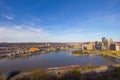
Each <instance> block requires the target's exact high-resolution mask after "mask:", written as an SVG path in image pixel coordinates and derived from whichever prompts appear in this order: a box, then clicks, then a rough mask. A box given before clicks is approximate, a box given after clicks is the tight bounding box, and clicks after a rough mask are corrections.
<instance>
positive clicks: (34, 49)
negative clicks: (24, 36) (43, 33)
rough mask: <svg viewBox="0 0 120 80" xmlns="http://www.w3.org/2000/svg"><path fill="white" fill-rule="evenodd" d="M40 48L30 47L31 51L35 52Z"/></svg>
mask: <svg viewBox="0 0 120 80" xmlns="http://www.w3.org/2000/svg"><path fill="white" fill-rule="evenodd" d="M38 50H40V49H39V48H35V47H32V48H30V49H29V51H30V52H35V51H38Z"/></svg>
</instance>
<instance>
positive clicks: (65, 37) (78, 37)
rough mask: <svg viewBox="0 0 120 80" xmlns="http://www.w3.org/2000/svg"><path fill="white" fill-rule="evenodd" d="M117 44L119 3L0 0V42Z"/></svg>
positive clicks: (119, 38)
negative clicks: (112, 41) (109, 41)
mask: <svg viewBox="0 0 120 80" xmlns="http://www.w3.org/2000/svg"><path fill="white" fill-rule="evenodd" d="M101 37H106V38H108V39H109V38H113V40H114V41H120V0H0V42H86V41H97V40H98V41H100V40H101Z"/></svg>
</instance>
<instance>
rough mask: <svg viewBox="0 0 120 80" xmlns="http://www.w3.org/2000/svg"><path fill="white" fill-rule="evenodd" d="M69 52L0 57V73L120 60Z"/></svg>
mask: <svg viewBox="0 0 120 80" xmlns="http://www.w3.org/2000/svg"><path fill="white" fill-rule="evenodd" d="M70 53H71V51H59V52H50V53H48V54H41V55H34V56H31V57H28V58H23V57H19V58H13V59H11V58H2V59H0V73H6V72H8V71H14V70H20V71H32V70H35V69H40V68H42V69H43V68H51V67H61V66H69V65H87V64H93V65H108V64H113V63H120V60H118V59H115V58H111V57H103V56H101V55H94V56H70V55H69V54H70Z"/></svg>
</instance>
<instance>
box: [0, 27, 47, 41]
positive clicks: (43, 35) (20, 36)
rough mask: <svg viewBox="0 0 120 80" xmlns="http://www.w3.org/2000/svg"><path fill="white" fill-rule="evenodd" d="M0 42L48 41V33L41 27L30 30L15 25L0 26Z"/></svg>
mask: <svg viewBox="0 0 120 80" xmlns="http://www.w3.org/2000/svg"><path fill="white" fill-rule="evenodd" d="M0 34H2V35H0V42H34V41H37V42H41V41H48V40H49V39H48V38H49V34H48V33H47V32H45V31H43V30H42V29H40V28H39V29H38V30H37V29H35V28H34V30H30V28H28V29H24V28H21V27H20V26H17V27H9V28H7V27H0Z"/></svg>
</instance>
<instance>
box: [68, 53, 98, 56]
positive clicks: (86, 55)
mask: <svg viewBox="0 0 120 80" xmlns="http://www.w3.org/2000/svg"><path fill="white" fill-rule="evenodd" d="M95 55H98V54H72V53H70V54H69V56H95Z"/></svg>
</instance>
